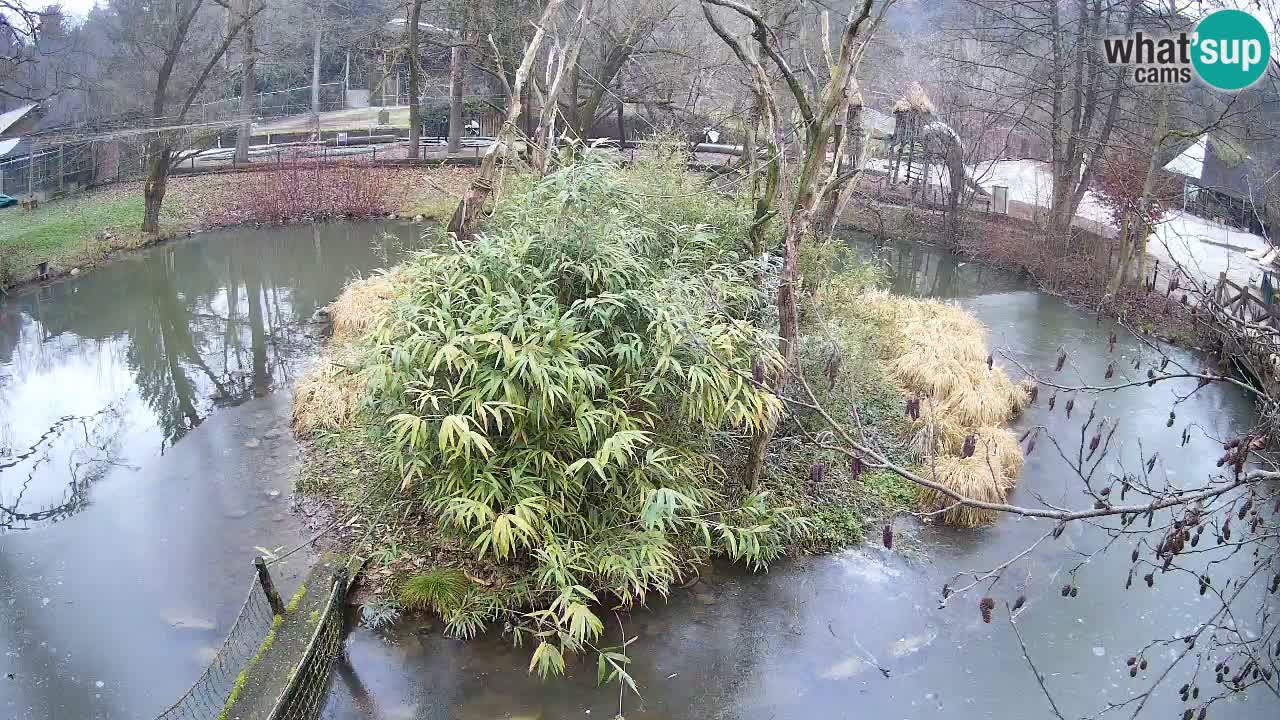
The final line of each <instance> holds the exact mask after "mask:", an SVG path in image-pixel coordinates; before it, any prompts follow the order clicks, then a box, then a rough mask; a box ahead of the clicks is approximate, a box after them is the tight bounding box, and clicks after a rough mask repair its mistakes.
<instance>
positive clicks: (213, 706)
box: [157, 578, 274, 720]
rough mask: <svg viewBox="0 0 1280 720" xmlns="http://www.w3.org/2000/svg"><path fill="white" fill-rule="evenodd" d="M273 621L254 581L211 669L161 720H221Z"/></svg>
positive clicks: (264, 598) (201, 676) (269, 603)
mask: <svg viewBox="0 0 1280 720" xmlns="http://www.w3.org/2000/svg"><path fill="white" fill-rule="evenodd" d="M273 621H274V614H273V613H272V611H271V602H270V601H269V600H268V598H267V594H266V593H265V592H264V591H263V589H262V586H261V585H259V584H258V580H257V578H254V579H253V582H252V583H250V586H249V595H248V597H246V598H245V601H244V604H243V605H241V606H240V612H239V614H238V615H237V616H236V621H235V623H234V624H233V625H232V626H231V631H230V632H229V633H227V639H226V640H224V641H223V642H222V646H221V647H220V648H218V653H217V655H215V656H214V658H213V661H212V662H210V663H209V667H207V668H205V671H204V673H203V674H201V675H200V678H199V679H198V680H196V681H195V683H194V684H193V685H192V686H191V688H190V689H188V690H187V692H186V693H184V694H183V695H182V697H181V698H179V699H178V701H177V702H175V703H174V704H173V705H171V706H169V709H168V710H165V711H164V712H163V713H160V715H159V716H158V718H157V720H219V718H220V717H221V715H222V711H223V708H224V707H225V706H226V703H227V698H228V697H229V696H230V695H231V690H232V688H233V687H235V683H236V678H237V677H239V675H240V672H241V671H242V670H244V668H245V665H247V664H248V662H249V660H250V659H251V658H253V656H254V655H255V654H257V652H258V649H259V648H260V647H262V643H263V641H264V640H265V639H266V637H267V633H269V632H270V631H271V625H272V622H273Z"/></svg>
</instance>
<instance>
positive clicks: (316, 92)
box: [311, 15, 323, 140]
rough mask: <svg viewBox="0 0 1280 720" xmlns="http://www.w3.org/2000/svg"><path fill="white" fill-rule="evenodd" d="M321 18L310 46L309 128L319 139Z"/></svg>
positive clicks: (318, 17)
mask: <svg viewBox="0 0 1280 720" xmlns="http://www.w3.org/2000/svg"><path fill="white" fill-rule="evenodd" d="M322 20H323V17H322V16H320V15H317V16H316V27H315V36H314V38H313V41H312V46H311V127H312V129H313V130H314V131H315V133H316V139H317V140H318V139H320V40H321V38H322V35H323V27H322V25H321V22H322Z"/></svg>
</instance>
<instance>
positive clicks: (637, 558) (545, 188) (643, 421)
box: [364, 158, 803, 674]
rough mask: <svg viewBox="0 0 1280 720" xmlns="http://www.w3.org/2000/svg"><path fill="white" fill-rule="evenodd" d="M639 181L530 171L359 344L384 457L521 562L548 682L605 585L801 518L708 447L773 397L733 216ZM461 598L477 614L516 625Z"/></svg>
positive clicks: (479, 547) (785, 532)
mask: <svg viewBox="0 0 1280 720" xmlns="http://www.w3.org/2000/svg"><path fill="white" fill-rule="evenodd" d="M644 186H645V187H647V188H650V190H649V191H648V194H671V193H670V192H669V188H666V187H664V186H663V183H662V182H661V181H652V180H651V181H650V182H647V183H645V184H644ZM635 188H636V184H635V181H634V180H628V179H626V178H624V176H623V174H622V173H620V172H619V171H618V170H617V169H616V168H615V167H613V166H611V165H609V164H608V163H605V162H602V161H599V160H593V159H589V158H588V159H585V160H582V161H580V162H578V163H576V164H574V165H570V166H569V167H566V168H564V169H562V170H560V171H558V172H556V173H554V174H552V175H549V176H548V177H546V178H544V179H542V180H540V181H538V182H536V183H533V184H532V185H531V186H529V187H528V189H527V191H526V192H524V193H523V194H522V195H521V196H519V197H516V198H514V199H513V200H510V201H507V202H504V203H503V204H501V205H500V206H499V207H498V209H497V211H496V213H495V217H494V219H493V222H492V223H491V225H490V228H491V232H490V234H486V235H482V236H480V237H479V238H478V239H477V240H476V241H475V242H474V243H473V244H472V245H470V246H468V247H467V248H466V249H465V252H455V253H439V252H434V251H427V252H423V253H420V254H418V255H417V256H415V257H414V258H413V259H412V260H411V261H409V262H408V263H406V264H405V265H404V266H403V267H402V268H401V270H400V272H399V277H401V278H403V282H404V287H403V292H399V291H398V292H396V293H394V294H393V296H392V297H391V299H390V301H389V303H388V305H387V308H386V310H385V311H384V312H383V313H382V314H381V316H380V317H378V318H377V320H376V321H375V322H374V324H373V326H372V329H371V330H370V332H369V334H368V335H367V336H366V338H365V341H364V342H365V345H366V347H367V348H368V349H369V353H370V354H369V359H368V360H367V362H366V366H365V369H364V372H365V373H366V375H367V377H368V378H369V388H370V393H371V402H370V408H371V410H372V412H373V415H374V417H375V418H380V419H381V423H382V426H383V439H382V441H381V442H382V458H383V460H384V462H385V463H386V464H387V466H388V467H389V468H390V469H391V470H392V471H394V472H395V473H396V474H397V475H398V476H399V477H400V478H401V479H402V480H403V483H404V485H405V486H409V487H413V488H414V489H415V492H417V493H419V494H420V495H421V497H422V499H423V501H424V503H425V504H427V505H428V506H429V508H430V509H431V510H433V511H434V512H435V513H436V515H437V516H438V517H439V520H440V523H441V525H442V527H443V529H444V530H446V531H447V532H449V533H453V534H457V535H460V536H461V537H463V538H465V540H466V541H467V542H469V543H470V547H471V548H472V549H473V550H474V552H475V553H476V554H477V555H478V556H479V557H480V558H482V559H487V560H489V561H491V562H497V563H506V564H514V565H518V566H521V567H524V568H527V574H526V575H527V577H528V578H530V582H529V585H530V588H529V592H528V595H529V596H532V597H533V600H534V607H533V609H531V610H528V611H527V612H524V613H523V614H522V615H520V616H519V618H518V620H517V621H516V622H514V623H513V624H514V625H515V626H516V631H517V633H518V634H532V635H533V636H534V637H535V638H536V639H537V640H538V644H537V647H536V649H535V652H534V658H533V662H532V664H531V667H532V668H534V669H537V670H538V671H539V672H540V673H542V674H547V673H552V672H558V671H559V670H561V669H562V667H563V656H564V653H565V652H580V651H582V650H584V649H586V648H588V647H594V646H593V645H592V643H593V642H594V641H595V640H596V639H597V638H598V636H599V634H600V632H601V629H602V624H601V621H600V619H599V618H598V617H597V615H596V614H595V610H594V609H593V608H594V606H595V605H596V604H597V603H599V602H602V601H603V597H602V595H601V594H602V593H608V594H610V595H612V596H614V597H615V598H616V599H617V601H618V602H619V604H621V605H624V606H626V605H631V604H633V603H642V602H644V600H645V598H646V597H647V596H648V594H649V593H651V592H658V593H662V594H665V593H666V592H667V591H668V589H669V588H670V586H671V585H672V583H674V582H676V581H677V580H678V579H680V578H681V577H682V576H683V575H684V574H685V573H686V572H687V571H688V569H689V568H690V566H691V565H692V564H693V563H696V562H700V561H702V560H704V559H705V558H706V557H707V556H708V555H710V554H712V553H722V554H724V555H727V556H729V557H731V558H734V559H737V560H742V561H746V562H750V563H752V564H754V565H757V566H760V565H763V564H764V563H766V562H768V561H769V560H771V559H772V558H774V557H776V556H777V554H778V553H779V552H780V551H781V549H782V547H783V543H784V542H785V541H786V540H787V538H788V537H789V535H790V534H791V533H793V532H795V531H797V530H798V529H800V528H801V527H803V523H802V522H801V521H800V520H798V519H797V518H796V517H795V516H794V514H793V513H792V511H791V510H790V508H786V507H774V506H773V505H772V504H771V502H770V498H769V497H768V496H767V495H765V494H755V495H750V496H747V497H745V498H740V499H739V501H736V502H735V501H733V500H732V498H733V497H734V496H735V495H736V494H737V487H736V485H735V484H734V483H732V482H731V481H729V479H728V478H727V476H726V474H725V473H724V471H723V470H722V469H721V468H720V467H719V465H718V463H717V462H716V461H715V459H714V457H713V456H712V454H711V452H710V449H711V447H712V445H711V443H712V438H715V437H720V436H723V435H724V434H725V432H726V430H728V429H729V428H737V429H739V430H740V431H744V432H745V431H752V430H754V429H756V428H759V427H761V426H763V425H764V424H765V423H767V422H771V421H772V419H773V418H774V417H775V416H776V414H777V413H778V412H779V411H780V408H779V406H778V401H777V400H776V399H775V398H773V397H772V396H771V395H769V394H768V393H766V392H764V391H763V390H761V389H759V388H758V387H757V386H755V385H754V383H753V382H752V381H751V374H752V369H753V366H754V364H755V363H756V362H760V363H762V364H763V365H765V366H766V367H769V368H775V369H776V367H777V366H778V364H779V358H778V357H777V355H776V354H775V353H773V352H772V351H771V350H768V349H767V348H773V347H775V345H776V340H775V339H773V338H771V337H769V336H768V335H767V334H765V333H763V332H762V331H760V330H759V329H757V328H756V327H754V326H753V325H752V324H751V323H750V322H748V321H747V320H746V319H745V317H746V315H747V314H748V313H751V312H754V311H756V310H758V308H759V307H760V306H761V304H762V301H763V298H762V297H761V296H760V293H759V291H758V290H757V289H756V288H755V286H754V285H753V283H752V278H753V277H754V276H755V274H756V273H757V272H758V271H759V266H758V265H757V264H755V263H754V262H744V261H741V260H740V259H739V258H738V257H737V255H736V254H735V253H734V252H732V250H730V249H729V248H731V247H732V246H733V244H734V243H736V242H737V240H738V239H739V238H737V237H736V236H735V233H736V230H730V231H724V230H723V229H721V228H719V227H716V226H709V225H693V226H690V225H685V224H682V223H680V222H673V221H671V220H670V219H669V218H668V217H666V215H665V210H666V206H665V205H663V204H662V203H652V202H650V201H649V200H647V199H645V198H643V197H639V196H638V195H637V193H636V189H635ZM655 191H656V192H655ZM704 199H705V200H707V201H708V202H709V203H711V204H713V205H714V204H715V203H722V204H727V203H729V201H728V200H724V199H717V198H704ZM467 597H468V598H470V600H468V602H467V603H464V605H468V607H464V608H463V609H461V610H460V611H458V613H457V615H458V617H459V618H464V619H465V621H466V622H469V623H471V625H470V627H474V624H475V621H476V617H477V616H476V612H479V613H480V614H485V613H487V614H489V616H490V617H489V619H497V617H499V616H500V615H502V614H504V613H505V614H506V616H507V617H506V619H508V620H509V621H510V620H512V619H513V618H512V613H513V611H512V608H511V607H510V606H504V605H503V604H501V603H499V602H495V601H493V600H492V597H493V595H492V594H490V595H488V596H481V595H480V594H476V593H470V594H468V596H467ZM462 622H463V621H462V620H459V623H462ZM461 629H462V630H464V631H465V630H466V628H465V627H464V628H461ZM601 652H606V651H604V650H601Z"/></svg>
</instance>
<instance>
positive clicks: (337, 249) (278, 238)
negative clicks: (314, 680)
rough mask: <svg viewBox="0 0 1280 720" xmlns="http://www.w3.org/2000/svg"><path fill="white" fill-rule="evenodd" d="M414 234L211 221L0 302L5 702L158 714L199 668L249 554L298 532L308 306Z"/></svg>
mask: <svg viewBox="0 0 1280 720" xmlns="http://www.w3.org/2000/svg"><path fill="white" fill-rule="evenodd" d="M417 235H418V230H417V229H416V228H413V227H412V226H408V225H389V226H386V227H383V226H381V225H377V224H360V225H357V224H342V223H336V224H328V225H316V226H295V227H286V228H273V229H264V230H254V229H244V230H236V231H226V232H213V233H208V234H205V235H200V236H196V237H193V238H189V239H185V240H182V241H178V242H174V243H170V244H166V245H163V246H161V247H157V248H154V249H152V250H150V251H147V252H142V253H138V254H134V255H131V256H129V257H126V258H124V259H121V260H118V261H116V262H113V263H110V264H108V265H107V266H105V267H103V268H101V269H98V270H94V271H92V272H88V273H86V274H84V275H81V276H78V277H74V278H67V279H64V280H62V281H59V282H56V283H53V284H51V285H48V286H45V287H40V288H37V289H32V290H28V291H25V292H20V293H17V294H15V295H12V296H10V297H8V298H5V299H3V300H0V717H4V718H22V719H24V720H25V719H27V718H31V719H33V720H34V719H37V718H39V719H44V718H66V719H68V720H80V719H81V718H99V717H101V718H147V717H153V716H154V715H155V714H157V713H158V712H159V711H160V710H163V709H164V708H165V707H167V706H168V705H169V703H171V702H173V701H174V700H175V699H176V698H177V697H178V695H179V694H180V693H181V692H182V691H184V690H185V689H186V688H187V686H188V685H190V683H191V682H192V681H193V680H194V679H195V678H196V676H197V675H198V674H199V673H200V672H201V670H203V668H204V666H205V664H207V661H208V658H209V657H210V655H211V654H212V652H213V650H214V648H216V647H217V646H218V645H219V644H220V643H221V641H222V638H223V637H224V636H225V635H226V633H227V629H228V625H229V623H230V621H231V620H232V619H233V617H234V615H235V612H236V611H237V610H238V607H239V604H240V602H241V601H242V600H243V597H244V594H245V592H246V590H247V587H248V583H249V582H250V577H251V570H252V567H251V565H250V561H251V560H252V558H253V556H254V555H256V554H259V553H260V552H261V550H259V549H258V548H267V549H274V548H279V547H285V546H288V547H292V546H293V545H295V544H297V543H299V542H300V541H301V540H302V539H303V538H305V537H306V536H307V535H309V534H310V532H309V528H308V526H309V525H310V524H312V521H311V520H310V519H309V518H308V517H307V516H306V515H305V514H304V513H299V512H295V511H294V510H295V509H294V508H293V507H292V501H291V498H290V496H291V490H292V486H293V480H294V475H295V473H296V461H297V457H296V456H297V447H296V444H295V443H294V441H293V435H292V431H291V430H290V427H289V395H288V388H289V386H290V383H291V382H292V381H293V379H294V378H295V377H296V376H297V374H298V373H299V372H300V371H301V370H302V369H303V368H304V367H305V365H306V363H307V362H308V361H310V360H311V359H312V358H313V357H314V356H315V353H316V349H317V347H318V343H319V341H320V334H321V330H322V327H321V326H320V325H318V324H316V323H315V322H314V321H313V315H314V313H315V311H316V309H317V308H319V307H322V306H323V305H325V304H327V303H329V302H330V301H332V300H333V298H334V297H335V296H336V295H337V294H338V292H339V291H340V290H341V288H342V286H343V284H344V283H345V282H346V281H347V280H348V279H350V278H352V277H353V276H356V275H358V274H362V273H368V272H369V271H370V270H372V269H374V268H378V267H383V266H386V265H387V264H388V263H393V262H394V261H395V260H396V258H397V256H398V255H399V254H400V253H401V252H403V251H404V249H405V248H408V247H412V246H415V245H416V244H417V243H418V240H417ZM317 521H318V520H317ZM303 555H304V554H302V553H300V554H299V555H295V556H294V559H291V561H290V562H289V563H287V564H285V565H284V566H278V567H279V570H278V571H277V572H276V575H277V581H278V582H280V583H281V584H282V585H284V586H286V589H287V588H288V587H289V586H291V585H292V584H293V582H294V580H293V578H295V577H296V576H297V575H298V574H299V573H301V572H304V571H305V570H306V564H307V561H308V559H307V558H306V557H304V556H303Z"/></svg>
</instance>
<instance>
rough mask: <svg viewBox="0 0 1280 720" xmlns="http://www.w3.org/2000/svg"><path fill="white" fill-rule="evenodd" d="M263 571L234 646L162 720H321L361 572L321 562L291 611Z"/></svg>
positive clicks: (237, 625)
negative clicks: (349, 599) (347, 611)
mask: <svg viewBox="0 0 1280 720" xmlns="http://www.w3.org/2000/svg"><path fill="white" fill-rule="evenodd" d="M256 564H257V566H258V576H257V577H256V578H255V579H254V581H253V582H252V583H251V585H250V587H249V593H248V596H247V597H246V598H245V601H244V603H243V604H242V605H241V606H240V611H239V613H238V614H237V616H236V620H235V622H234V623H233V624H232V626H231V630H230V631H229V632H228V633H227V638H226V640H224V641H223V643H222V646H221V647H220V648H219V649H218V652H217V654H216V655H215V656H214V658H213V660H212V661H211V662H210V663H209V666H208V667H207V668H205V671H204V672H203V673H202V674H201V675H200V677H199V679H197V680H196V681H195V683H194V684H192V686H191V687H190V688H189V689H188V690H187V691H186V692H185V693H184V694H183V695H182V697H181V698H179V699H178V701H177V702H175V703H174V704H173V705H171V706H170V707H169V708H168V709H167V710H165V711H164V712H163V713H161V714H160V715H159V716H157V720H227V719H228V718H239V719H240V720H250V719H257V720H314V719H315V718H316V717H317V716H318V714H319V712H320V710H321V709H322V708H323V707H324V700H325V697H326V696H327V695H328V689H329V676H330V671H331V669H332V665H333V660H334V658H336V657H337V656H338V655H339V654H341V652H342V638H343V630H344V620H345V613H344V611H345V609H346V604H347V603H346V600H347V595H348V594H349V592H350V590H351V588H352V586H353V585H354V578H355V576H356V575H357V574H358V571H359V565H358V564H355V565H354V568H353V567H351V565H352V564H353V563H342V564H338V563H336V562H321V563H319V564H318V565H317V566H316V567H315V568H313V569H312V571H311V573H310V575H309V576H308V577H307V579H306V580H305V581H304V583H303V585H302V587H300V588H299V590H298V593H297V594H296V595H294V597H293V599H292V600H290V602H289V604H288V605H287V606H286V605H284V604H283V603H282V601H281V600H280V596H279V595H278V594H277V593H276V590H275V587H274V585H273V584H272V582H271V579H270V575H269V574H268V573H267V570H266V564H265V563H264V562H262V559H261V558H259V559H258V560H257V561H256Z"/></svg>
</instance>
